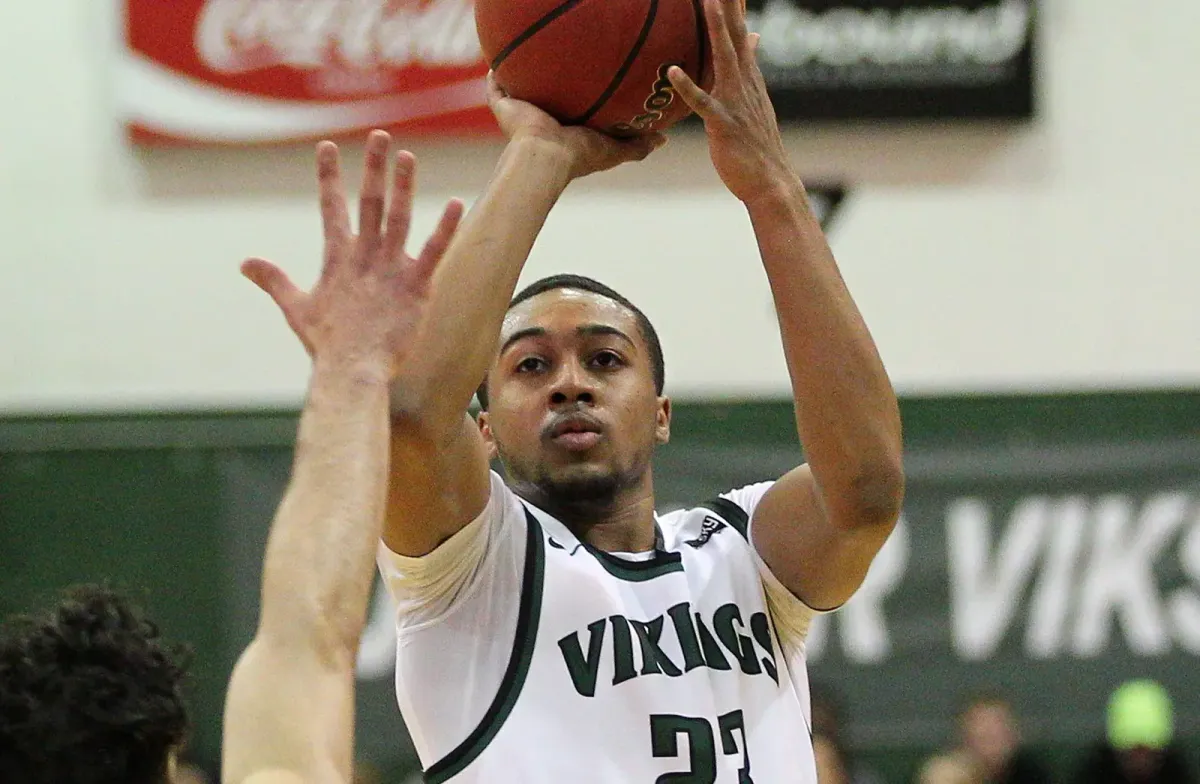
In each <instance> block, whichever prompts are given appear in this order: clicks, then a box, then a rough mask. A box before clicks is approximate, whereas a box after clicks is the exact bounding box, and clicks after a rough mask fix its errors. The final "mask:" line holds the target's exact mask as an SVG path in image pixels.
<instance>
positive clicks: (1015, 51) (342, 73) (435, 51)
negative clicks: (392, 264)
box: [117, 0, 1034, 144]
mask: <svg viewBox="0 0 1200 784" xmlns="http://www.w3.org/2000/svg"><path fill="white" fill-rule="evenodd" d="M1033 6H1034V0H749V2H748V10H749V20H748V21H749V24H750V26H751V28H753V29H755V30H758V31H759V32H760V33H761V34H762V43H761V45H760V47H759V54H760V62H761V65H762V68H763V71H764V74H765V76H766V79H767V83H768V86H769V87H770V89H771V93H772V97H773V99H774V101H775V105H776V108H777V109H778V111H779V116H780V118H781V119H782V120H783V121H784V122H794V121H803V120H808V119H815V118H942V117H993V118H998V117H1007V118H1024V117H1028V116H1030V115H1031V114H1032V111H1033V33H1032V31H1033V18H1034V7H1033ZM125 8H126V46H125V49H124V51H123V53H122V58H121V62H120V68H119V73H118V80H117V95H118V99H119V100H118V105H119V107H120V113H121V116H122V119H123V121H124V122H125V124H126V127H127V128H128V130H129V132H130V135H131V136H132V137H133V138H134V139H135V140H137V141H139V142H145V143H164V142H189V143H204V144H247V143H269V142H280V141H289V140H300V139H311V138H313V137H324V136H339V135H343V134H350V133H357V132H360V131H362V130H364V129H366V128H371V127H387V128H391V129H393V130H398V131H400V132H402V133H405V134H416V133H441V134H444V133H447V132H449V133H456V134H475V133H481V132H482V133H490V132H494V131H495V125H494V123H493V121H492V119H491V116H490V114H489V113H488V111H487V109H486V106H485V103H484V77H485V75H486V73H487V65H486V64H485V63H484V62H483V60H482V55H481V53H480V49H479V39H478V36H477V34H476V32H475V20H474V8H473V5H472V0H171V2H164V1H163V0H125Z"/></svg>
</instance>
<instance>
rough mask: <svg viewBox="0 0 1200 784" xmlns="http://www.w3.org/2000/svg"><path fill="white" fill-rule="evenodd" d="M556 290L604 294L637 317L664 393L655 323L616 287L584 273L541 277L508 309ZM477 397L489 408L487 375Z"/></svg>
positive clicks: (656, 381) (659, 391)
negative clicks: (610, 286)
mask: <svg viewBox="0 0 1200 784" xmlns="http://www.w3.org/2000/svg"><path fill="white" fill-rule="evenodd" d="M555 289H575V290H577V291H587V292H591V293H592V294H599V295H600V296H601V297H604V298H606V299H611V300H612V301H613V302H615V303H617V304H618V305H620V306H621V307H623V308H625V309H626V310H628V311H629V312H630V313H632V314H633V317H634V319H635V320H636V321H637V325H638V331H640V332H641V333H642V340H644V341H646V347H647V348H648V349H649V351H650V367H651V370H652V372H653V374H654V393H655V394H657V395H661V394H662V391H663V386H664V385H665V384H666V380H667V368H666V363H665V362H664V361H663V351H662V343H660V342H659V340H658V332H657V331H655V329H654V325H653V324H651V323H650V319H649V318H647V317H646V314H645V313H643V312H642V311H641V309H640V308H638V306H637V305H634V304H633V303H632V302H630V301H629V299H627V298H626V297H624V296H623V295H621V294H619V293H618V292H617V291H616V290H614V289H612V288H609V287H608V286H605V285H604V284H603V283H601V282H600V281H598V280H593V279H592V278H588V277H584V276H583V275H571V274H561V275H550V276H549V277H546V278H542V279H541V280H536V281H534V282H533V283H530V284H529V285H528V286H526V287H525V288H523V289H521V290H520V291H518V292H517V294H516V296H514V297H513V298H512V300H511V301H510V302H509V303H508V309H509V310H512V309H513V308H515V307H516V306H517V305H520V304H521V303H522V302H524V301H525V300H527V299H532V298H533V297H536V296H537V295H538V294H544V293H545V292H547V291H554V290H555ZM475 396H476V397H477V398H479V406H480V408H482V409H483V410H484V411H487V407H488V394H487V376H484V378H483V383H481V384H480V385H479V389H478V390H476V392H475Z"/></svg>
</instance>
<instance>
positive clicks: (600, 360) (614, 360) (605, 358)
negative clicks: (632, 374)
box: [592, 349, 625, 370]
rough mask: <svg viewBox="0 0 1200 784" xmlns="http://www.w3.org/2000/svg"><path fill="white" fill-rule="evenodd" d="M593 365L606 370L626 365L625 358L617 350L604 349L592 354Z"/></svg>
mask: <svg viewBox="0 0 1200 784" xmlns="http://www.w3.org/2000/svg"><path fill="white" fill-rule="evenodd" d="M592 365H594V366H595V367H599V368H603V369H605V370H611V369H613V368H619V367H623V366H624V365H625V360H624V359H623V358H622V357H621V355H620V354H618V353H617V352H615V351H611V350H609V349H604V350H603V351H597V352H596V353H595V354H593V355H592Z"/></svg>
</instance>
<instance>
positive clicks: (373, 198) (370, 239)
mask: <svg viewBox="0 0 1200 784" xmlns="http://www.w3.org/2000/svg"><path fill="white" fill-rule="evenodd" d="M390 144H391V137H390V136H388V135H387V133H385V132H384V131H371V135H370V136H368V137H367V145H366V152H365V155H364V158H365V160H364V162H363V183H362V190H361V191H360V192H359V199H358V236H359V238H360V239H361V240H362V241H363V242H364V243H365V244H366V246H367V247H368V248H371V247H374V246H375V243H376V242H378V241H379V230H380V226H381V224H382V222H383V209H384V203H385V201H386V198H387V166H388V147H389V145H390ZM367 258H369V254H362V258H361V259H360V261H365V260H366V259H367Z"/></svg>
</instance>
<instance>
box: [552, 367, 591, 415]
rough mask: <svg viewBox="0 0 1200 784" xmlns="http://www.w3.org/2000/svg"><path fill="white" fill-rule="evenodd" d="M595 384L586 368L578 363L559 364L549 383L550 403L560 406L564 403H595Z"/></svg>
mask: <svg viewBox="0 0 1200 784" xmlns="http://www.w3.org/2000/svg"><path fill="white" fill-rule="evenodd" d="M596 393H597V389H596V382H595V379H594V378H593V377H592V374H591V373H588V372H587V368H585V367H583V366H582V365H580V364H579V363H578V362H563V363H561V364H560V365H559V366H558V368H557V369H556V372H555V373H554V376H553V378H552V379H551V381H550V403H551V405H555V406H560V405H563V404H564V403H587V404H589V405H591V404H595V402H596Z"/></svg>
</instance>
